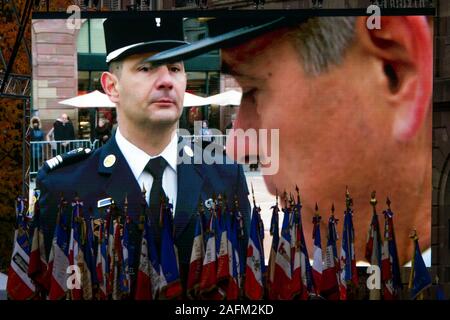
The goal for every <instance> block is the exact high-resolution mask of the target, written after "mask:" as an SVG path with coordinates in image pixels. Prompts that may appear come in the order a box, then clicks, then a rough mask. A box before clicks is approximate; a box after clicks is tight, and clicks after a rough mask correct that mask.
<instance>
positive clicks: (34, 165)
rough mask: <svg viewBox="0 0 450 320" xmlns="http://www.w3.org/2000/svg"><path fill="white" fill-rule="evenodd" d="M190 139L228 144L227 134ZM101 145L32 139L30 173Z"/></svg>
mask: <svg viewBox="0 0 450 320" xmlns="http://www.w3.org/2000/svg"><path fill="white" fill-rule="evenodd" d="M183 138H185V139H187V140H188V141H191V142H194V143H199V144H202V143H203V144H205V143H209V142H214V143H216V144H219V145H222V146H223V147H225V146H226V135H190V136H183ZM99 146H100V143H99V140H94V141H91V140H89V139H85V140H66V141H32V142H31V146H30V151H31V158H30V175H32V176H33V175H36V174H37V172H38V170H39V168H40V167H41V166H42V165H43V164H44V162H45V161H47V160H48V159H51V158H53V157H55V156H56V155H58V154H62V153H65V152H68V151H70V150H73V149H76V148H80V147H81V148H91V149H92V150H95V149H97V148H98V147H99Z"/></svg>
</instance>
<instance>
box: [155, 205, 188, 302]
mask: <svg viewBox="0 0 450 320" xmlns="http://www.w3.org/2000/svg"><path fill="white" fill-rule="evenodd" d="M163 206H164V204H163ZM172 217H173V214H172V204H170V203H168V204H167V205H165V210H164V213H163V225H162V234H161V278H162V282H163V283H164V285H163V286H162V288H161V292H160V293H161V297H162V298H163V299H175V298H178V297H180V296H181V294H182V291H183V288H182V286H181V281H180V269H179V264H178V253H177V248H176V246H175V243H174V240H173V221H172V219H173V218H172Z"/></svg>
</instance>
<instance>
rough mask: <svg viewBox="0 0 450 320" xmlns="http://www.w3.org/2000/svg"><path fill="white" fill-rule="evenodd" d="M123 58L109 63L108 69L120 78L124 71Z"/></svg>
mask: <svg viewBox="0 0 450 320" xmlns="http://www.w3.org/2000/svg"><path fill="white" fill-rule="evenodd" d="M122 65H123V60H115V61H112V62H110V63H109V65H108V69H109V72H111V73H114V74H115V75H116V76H117V77H118V78H120V74H121V72H122Z"/></svg>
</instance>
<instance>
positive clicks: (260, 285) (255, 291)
mask: <svg viewBox="0 0 450 320" xmlns="http://www.w3.org/2000/svg"><path fill="white" fill-rule="evenodd" d="M259 210H260V209H259V208H256V206H254V207H253V212H252V220H251V223H250V238H249V241H248V246H247V265H246V270H245V275H246V276H245V284H244V293H245V295H246V296H247V298H249V299H250V300H261V299H263V297H264V278H263V275H264V273H265V271H266V270H265V269H266V266H265V261H264V247H263V236H264V235H263V234H262V231H264V227H263V226H262V220H261V216H260V214H259Z"/></svg>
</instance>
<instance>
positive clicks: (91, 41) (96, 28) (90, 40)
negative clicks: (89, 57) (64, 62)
mask: <svg viewBox="0 0 450 320" xmlns="http://www.w3.org/2000/svg"><path fill="white" fill-rule="evenodd" d="M103 21H105V19H87V20H86V21H85V22H84V23H83V25H82V26H81V29H80V32H79V33H78V38H77V52H78V53H97V54H105V52H106V45H105V33H104V32H103Z"/></svg>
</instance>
